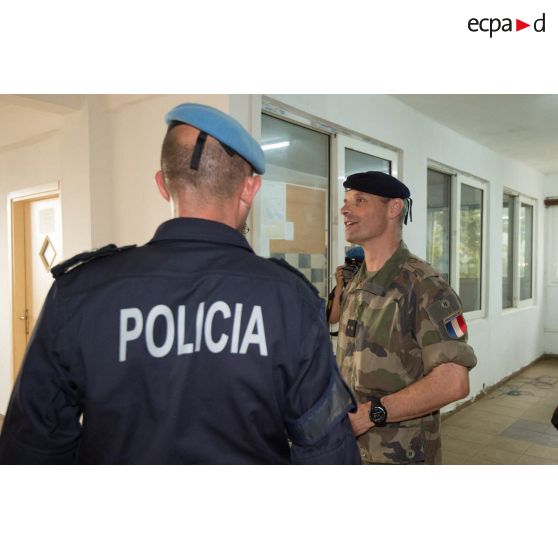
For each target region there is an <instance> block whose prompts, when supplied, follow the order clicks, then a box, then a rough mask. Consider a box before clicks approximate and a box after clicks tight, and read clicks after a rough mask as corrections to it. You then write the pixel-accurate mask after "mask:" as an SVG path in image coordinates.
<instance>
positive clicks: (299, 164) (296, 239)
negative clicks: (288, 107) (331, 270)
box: [257, 114, 330, 297]
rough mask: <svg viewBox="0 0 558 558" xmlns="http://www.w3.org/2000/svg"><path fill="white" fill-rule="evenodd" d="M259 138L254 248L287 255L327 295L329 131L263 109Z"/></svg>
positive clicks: (280, 256) (263, 253)
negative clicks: (261, 167) (261, 166)
mask: <svg viewBox="0 0 558 558" xmlns="http://www.w3.org/2000/svg"><path fill="white" fill-rule="evenodd" d="M261 143H262V147H263V149H264V152H265V160H266V173H265V175H264V177H263V183H262V188H261V190H260V193H259V194H258V196H259V204H260V206H259V207H260V209H259V212H258V215H259V217H258V223H257V227H258V231H259V234H258V237H259V239H258V250H257V251H258V253H259V254H260V255H263V256H266V255H269V256H271V257H277V258H283V259H285V260H286V261H287V262H288V263H290V264H291V265H292V266H294V267H296V268H297V269H298V270H299V271H300V272H301V273H303V274H304V275H305V276H306V277H307V278H308V280H309V281H311V282H312V284H313V285H314V286H315V287H316V288H317V289H318V291H319V293H320V296H322V297H326V296H327V293H326V289H327V284H326V281H327V271H326V270H327V257H328V247H327V237H328V228H329V219H328V215H329V201H328V200H329V195H328V194H329V166H330V165H329V136H328V135H327V134H322V133H320V132H316V131H314V130H309V129H308V128H305V127H303V126H298V125H296V124H291V123H290V122H286V121H284V120H280V119H278V118H274V117H272V116H268V115H266V114H263V115H262V135H261Z"/></svg>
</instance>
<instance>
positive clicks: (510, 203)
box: [502, 194, 514, 308]
mask: <svg viewBox="0 0 558 558" xmlns="http://www.w3.org/2000/svg"><path fill="white" fill-rule="evenodd" d="M513 225H514V197H513V196H510V195H509V194H504V200H503V204H502V308H511V307H512V306H513V243H514V231H513V228H514V227H513Z"/></svg>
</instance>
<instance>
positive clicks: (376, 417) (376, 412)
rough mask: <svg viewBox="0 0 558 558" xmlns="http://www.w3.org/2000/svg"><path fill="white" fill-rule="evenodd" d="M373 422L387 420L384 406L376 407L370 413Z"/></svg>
mask: <svg viewBox="0 0 558 558" xmlns="http://www.w3.org/2000/svg"><path fill="white" fill-rule="evenodd" d="M370 418H371V419H372V422H373V423H375V424H378V423H382V422H384V421H385V420H386V412H385V411H384V409H382V407H374V408H373V409H372V413H371V414H370Z"/></svg>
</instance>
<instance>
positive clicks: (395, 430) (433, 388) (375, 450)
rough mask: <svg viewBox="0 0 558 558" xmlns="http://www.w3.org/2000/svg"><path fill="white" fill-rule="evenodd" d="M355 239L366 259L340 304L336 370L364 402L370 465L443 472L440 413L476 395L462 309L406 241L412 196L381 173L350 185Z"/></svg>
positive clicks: (346, 212)
mask: <svg viewBox="0 0 558 558" xmlns="http://www.w3.org/2000/svg"><path fill="white" fill-rule="evenodd" d="M344 186H345V188H346V194H345V201H344V205H343V207H342V208H341V214H342V215H343V219H344V224H345V237H346V239H347V240H348V241H349V242H351V243H355V244H360V245H361V246H362V247H363V248H364V253H365V260H364V262H363V264H362V266H361V267H360V269H359V271H358V273H357V274H356V275H355V276H354V277H353V278H352V280H351V281H350V282H349V283H348V285H347V287H346V288H345V290H344V292H343V294H342V297H341V319H340V325H339V338H338V345H337V362H338V364H339V368H340V369H341V372H342V375H343V377H344V379H345V380H346V381H347V383H349V385H350V387H351V388H352V390H353V392H354V393H355V394H356V398H357V401H358V403H359V405H358V410H357V412H356V413H355V414H351V415H349V416H350V419H351V423H352V427H353V432H354V434H355V436H356V437H357V439H358V444H359V447H360V452H361V457H362V462H363V463H366V464H389V463H398V464H419V463H428V464H434V463H441V442H440V413H439V409H440V408H441V407H443V406H444V405H447V404H448V403H451V402H452V401H456V400H458V399H461V398H463V397H465V396H466V395H467V394H468V393H469V376H468V372H469V369H471V368H473V367H474V366H475V364H476V358H475V354H474V352H473V349H472V348H471V347H470V346H469V345H468V344H467V327H466V325H465V321H464V319H463V315H462V310H461V302H460V300H459V298H458V296H457V295H456V294H455V292H454V291H453V290H452V289H451V287H450V286H449V285H448V284H447V283H445V282H444V280H443V279H442V278H441V277H440V275H439V273H438V272H437V271H436V270H435V269H433V268H432V267H431V266H430V265H429V264H428V263H426V262H424V261H422V260H420V259H419V258H417V257H416V256H414V255H413V254H411V253H410V252H409V250H408V249H407V246H406V245H405V243H404V242H403V241H402V240H401V238H402V225H403V220H404V221H405V223H406V221H407V213H408V211H409V210H410V208H411V200H410V192H409V190H408V188H407V187H406V186H405V185H404V184H403V183H402V182H400V181H399V180H397V179H396V178H394V177H392V176H390V175H387V174H384V173H381V172H373V171H370V172H362V173H357V174H353V175H351V176H349V177H348V178H347V180H346V181H345V182H344Z"/></svg>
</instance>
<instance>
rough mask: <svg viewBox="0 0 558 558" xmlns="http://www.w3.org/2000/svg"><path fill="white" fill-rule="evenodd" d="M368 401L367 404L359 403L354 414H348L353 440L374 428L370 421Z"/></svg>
mask: <svg viewBox="0 0 558 558" xmlns="http://www.w3.org/2000/svg"><path fill="white" fill-rule="evenodd" d="M370 405H371V403H370V401H369V402H368V403H359V405H358V407H357V410H356V411H355V412H354V413H349V420H350V421H351V428H352V429H353V435H354V437H355V438H358V437H359V436H362V435H363V434H364V433H365V432H368V431H369V430H370V429H371V428H373V427H374V423H373V422H372V421H371V420H370V415H369V412H370Z"/></svg>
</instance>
